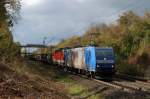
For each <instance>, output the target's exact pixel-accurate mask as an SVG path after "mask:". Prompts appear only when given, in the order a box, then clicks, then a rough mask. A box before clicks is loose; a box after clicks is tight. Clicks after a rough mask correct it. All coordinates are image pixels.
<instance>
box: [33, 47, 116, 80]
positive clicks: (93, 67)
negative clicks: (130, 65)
mask: <svg viewBox="0 0 150 99" xmlns="http://www.w3.org/2000/svg"><path fill="white" fill-rule="evenodd" d="M46 56H47V57H46ZM38 57H39V56H38ZM50 57H51V58H50ZM35 59H36V57H35ZM37 60H41V61H44V62H52V63H53V64H55V65H54V66H56V65H58V67H60V68H63V69H64V70H65V71H71V72H75V73H81V74H86V75H88V76H90V77H94V76H95V75H103V76H104V75H105V76H106V75H107V76H108V75H109V76H112V75H114V74H115V54H114V50H113V48H112V47H109V48H108V47H104V48H102V47H94V46H88V47H76V48H64V49H59V50H55V51H53V52H52V54H51V55H42V56H41V57H40V59H37Z"/></svg>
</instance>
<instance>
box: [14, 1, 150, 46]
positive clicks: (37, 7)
mask: <svg viewBox="0 0 150 99" xmlns="http://www.w3.org/2000/svg"><path fill="white" fill-rule="evenodd" d="M128 10H132V11H135V12H136V13H138V14H140V15H142V14H143V13H144V11H145V10H148V11H150V0H22V9H21V12H20V15H21V19H20V20H19V22H18V24H16V25H15V26H14V29H13V35H14V39H15V41H19V42H20V43H22V44H27V43H35V44H40V43H42V39H43V38H44V37H47V38H48V39H47V42H50V41H53V42H52V43H56V42H58V41H59V40H60V39H63V38H69V37H71V36H73V35H82V34H83V33H84V32H85V31H86V29H87V28H88V27H89V26H90V25H93V24H98V23H112V22H115V20H116V19H118V16H119V15H121V14H122V13H123V12H125V11H128Z"/></svg>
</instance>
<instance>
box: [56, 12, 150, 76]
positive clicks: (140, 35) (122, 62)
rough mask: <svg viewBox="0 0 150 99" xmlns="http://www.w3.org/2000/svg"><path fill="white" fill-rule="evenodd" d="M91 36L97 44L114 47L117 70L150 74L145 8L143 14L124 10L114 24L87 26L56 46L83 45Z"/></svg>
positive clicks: (149, 29)
mask: <svg viewBox="0 0 150 99" xmlns="http://www.w3.org/2000/svg"><path fill="white" fill-rule="evenodd" d="M92 33H93V34H92ZM91 35H92V37H91ZM91 39H92V40H93V42H94V43H95V45H97V46H100V47H113V48H114V50H115V54H116V64H117V70H118V71H119V72H121V73H126V74H130V75H137V76H150V75H149V74H148V72H150V13H149V12H146V13H145V14H144V16H138V15H136V14H135V13H133V12H131V11H129V12H126V13H124V14H123V15H122V16H120V18H119V19H118V21H117V24H109V25H106V24H97V25H95V26H92V27H90V28H89V29H88V30H87V31H86V33H84V35H83V36H81V37H79V36H73V37H71V38H70V39H67V40H63V41H62V42H61V43H59V44H58V45H57V47H58V48H64V47H75V46H78V45H80V46H87V45H90V44H91Z"/></svg>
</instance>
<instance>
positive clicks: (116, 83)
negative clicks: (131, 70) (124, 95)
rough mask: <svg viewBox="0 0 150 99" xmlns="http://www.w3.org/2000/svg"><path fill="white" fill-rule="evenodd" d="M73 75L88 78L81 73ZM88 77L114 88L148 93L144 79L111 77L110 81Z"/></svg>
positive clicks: (147, 84) (147, 85)
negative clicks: (132, 79) (131, 79)
mask: <svg viewBox="0 0 150 99" xmlns="http://www.w3.org/2000/svg"><path fill="white" fill-rule="evenodd" d="M74 75H77V76H80V77H82V78H85V79H89V78H87V76H85V75H81V74H74ZM90 79H91V80H93V81H95V82H98V83H101V84H104V85H107V86H110V87H114V88H117V89H120V90H123V91H126V92H130V93H133V92H137V91H139V92H144V93H146V94H149V95H150V83H146V82H144V81H138V80H136V81H135V82H131V81H127V80H124V79H120V78H112V79H111V81H110V80H108V79H107V80H104V79H102V78H100V77H95V78H90Z"/></svg>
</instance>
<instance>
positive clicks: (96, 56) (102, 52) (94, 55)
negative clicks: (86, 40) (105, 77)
mask: <svg viewBox="0 0 150 99" xmlns="http://www.w3.org/2000/svg"><path fill="white" fill-rule="evenodd" d="M85 63H86V67H87V70H88V71H90V72H94V73H97V74H109V75H111V74H114V73H115V67H114V66H115V57H114V50H113V48H101V47H86V48H85Z"/></svg>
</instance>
